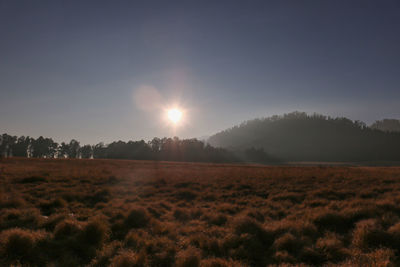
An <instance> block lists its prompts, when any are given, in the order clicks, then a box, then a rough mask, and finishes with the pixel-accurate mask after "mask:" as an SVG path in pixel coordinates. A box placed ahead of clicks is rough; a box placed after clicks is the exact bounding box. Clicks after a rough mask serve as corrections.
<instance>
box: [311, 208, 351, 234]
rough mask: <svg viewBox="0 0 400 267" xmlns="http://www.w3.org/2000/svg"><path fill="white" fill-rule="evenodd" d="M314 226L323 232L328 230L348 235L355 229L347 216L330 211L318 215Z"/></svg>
mask: <svg viewBox="0 0 400 267" xmlns="http://www.w3.org/2000/svg"><path fill="white" fill-rule="evenodd" d="M314 224H315V225H316V226H317V227H318V228H319V229H320V230H322V231H324V230H328V231H332V232H338V233H346V232H347V231H349V230H350V229H351V228H352V227H353V224H352V223H351V222H349V220H348V218H346V216H345V215H343V214H341V213H339V212H336V211H330V210H328V211H322V212H321V213H319V214H317V215H316V217H315V219H314Z"/></svg>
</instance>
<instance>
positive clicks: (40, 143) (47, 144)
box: [32, 136, 58, 158]
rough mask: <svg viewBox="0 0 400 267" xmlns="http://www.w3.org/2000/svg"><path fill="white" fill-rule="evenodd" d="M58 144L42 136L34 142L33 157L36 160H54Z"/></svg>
mask: <svg viewBox="0 0 400 267" xmlns="http://www.w3.org/2000/svg"><path fill="white" fill-rule="evenodd" d="M57 147H58V144H57V143H55V142H54V141H53V140H52V139H51V138H44V137H43V136H40V137H39V138H38V139H33V140H32V156H33V157H35V158H53V157H54V156H55V154H56V151H57Z"/></svg>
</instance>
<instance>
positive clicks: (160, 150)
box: [0, 134, 240, 162]
mask: <svg viewBox="0 0 400 267" xmlns="http://www.w3.org/2000/svg"><path fill="white" fill-rule="evenodd" d="M0 156H2V157H31V158H85V159H90V158H94V159H133V160H166V161H191V162H239V161H240V160H239V158H238V157H237V156H236V155H234V154H233V153H232V152H230V151H228V150H226V149H223V148H215V147H212V146H210V145H208V144H205V143H204V142H202V141H199V140H197V139H182V140H181V139H179V138H177V137H174V138H154V139H153V140H151V141H149V142H145V141H143V140H141V141H128V142H124V141H117V142H112V143H110V144H108V145H105V144H104V143H98V144H96V145H81V144H80V142H79V141H77V140H75V139H72V140H71V141H70V142H69V143H65V142H62V143H61V144H58V143H57V142H55V141H53V139H51V138H45V137H43V136H40V137H39V138H37V139H35V138H32V137H29V136H20V137H17V136H11V135H8V134H2V135H1V136H0Z"/></svg>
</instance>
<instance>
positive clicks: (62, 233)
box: [54, 219, 82, 239]
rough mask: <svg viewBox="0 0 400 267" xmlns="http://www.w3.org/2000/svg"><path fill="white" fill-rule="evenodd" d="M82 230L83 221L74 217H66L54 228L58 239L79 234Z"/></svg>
mask: <svg viewBox="0 0 400 267" xmlns="http://www.w3.org/2000/svg"><path fill="white" fill-rule="evenodd" d="M81 231H82V225H81V223H79V222H78V221H76V220H74V219H65V220H63V221H61V222H59V223H58V224H57V225H56V227H55V228H54V237H55V238H56V239H68V238H70V237H72V236H75V235H77V234H79V233H80V232H81Z"/></svg>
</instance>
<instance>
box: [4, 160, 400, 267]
mask: <svg viewBox="0 0 400 267" xmlns="http://www.w3.org/2000/svg"><path fill="white" fill-rule="evenodd" d="M399 203H400V168H397V167H343V166H334V167H327V166H316V167H312V166H306V167H294V166H292V167H289V166H274V167H264V166H255V165H254V166H246V165H222V164H191V163H168V162H151V161H123V160H54V159H22V158H21V159H17V158H11V159H2V160H1V161H0V265H1V266H119V267H122V266H194V267H195V266H204V267H219V266H291V265H293V266H301V265H304V266H399V264H400V262H399V261H398V259H399V253H400V204H399Z"/></svg>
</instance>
